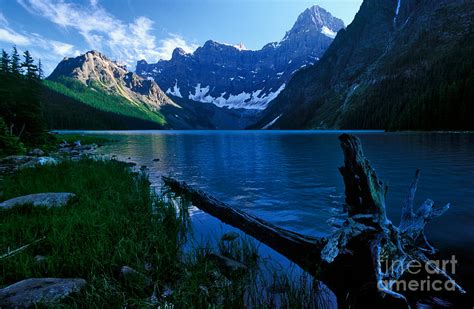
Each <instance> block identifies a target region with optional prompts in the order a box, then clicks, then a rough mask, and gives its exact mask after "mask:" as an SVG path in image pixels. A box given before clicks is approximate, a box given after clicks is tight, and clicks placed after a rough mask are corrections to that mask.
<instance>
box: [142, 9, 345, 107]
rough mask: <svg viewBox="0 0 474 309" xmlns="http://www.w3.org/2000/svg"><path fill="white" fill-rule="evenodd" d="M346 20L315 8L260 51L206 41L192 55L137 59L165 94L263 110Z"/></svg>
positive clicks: (312, 60) (180, 53) (178, 53)
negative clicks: (166, 58)
mask: <svg viewBox="0 0 474 309" xmlns="http://www.w3.org/2000/svg"><path fill="white" fill-rule="evenodd" d="M343 28H344V23H343V22H342V21H341V20H340V19H337V18H335V17H333V16H332V15H331V14H330V13H328V12H327V11H325V10H324V9H322V8H320V7H318V6H315V7H312V8H310V9H307V10H306V11H305V12H303V13H302V14H301V15H300V16H299V18H298V20H297V22H296V23H295V25H294V26H293V28H292V29H291V30H290V31H288V32H287V33H286V35H285V37H284V38H283V40H281V41H280V42H275V43H270V44H267V45H265V46H264V47H263V48H262V49H261V50H257V51H250V50H246V49H245V47H244V45H243V44H239V45H236V46H232V45H227V44H221V43H218V42H215V41H208V42H206V43H205V44H204V46H202V47H200V48H198V49H197V50H196V51H195V52H194V53H193V54H186V53H185V52H184V51H183V50H181V49H176V50H175V51H174V53H173V56H172V59H171V60H169V61H159V62H158V63H155V64H148V63H147V62H146V61H144V60H141V61H139V62H138V63H137V70H136V72H137V74H139V75H140V76H142V77H145V78H149V77H151V78H153V79H154V80H155V81H156V82H157V83H158V85H160V86H161V87H162V89H164V90H166V93H167V94H169V95H171V96H174V97H179V98H185V99H190V100H194V101H199V102H203V103H213V104H215V105H217V106H219V107H230V108H243V109H250V110H264V109H265V108H266V107H267V105H268V103H269V102H271V101H272V100H273V99H275V98H276V96H277V95H278V94H279V93H280V92H281V91H282V90H283V89H284V88H285V86H286V84H287V83H288V81H289V80H290V78H291V77H292V76H293V75H294V74H295V73H296V72H297V71H298V70H300V69H302V68H304V67H306V66H309V65H312V64H314V63H315V62H316V61H318V60H319V58H320V57H321V56H322V55H323V54H324V52H325V51H326V49H327V48H328V46H329V45H330V44H331V42H332V41H333V39H334V37H335V35H336V33H337V32H338V31H339V30H341V29H343Z"/></svg>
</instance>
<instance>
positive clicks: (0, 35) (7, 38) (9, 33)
mask: <svg viewBox="0 0 474 309" xmlns="http://www.w3.org/2000/svg"><path fill="white" fill-rule="evenodd" d="M0 41H2V42H6V43H10V44H13V45H29V44H31V41H30V40H29V39H28V37H26V36H24V35H22V34H19V33H17V32H15V31H13V30H11V29H9V28H7V27H5V28H0Z"/></svg>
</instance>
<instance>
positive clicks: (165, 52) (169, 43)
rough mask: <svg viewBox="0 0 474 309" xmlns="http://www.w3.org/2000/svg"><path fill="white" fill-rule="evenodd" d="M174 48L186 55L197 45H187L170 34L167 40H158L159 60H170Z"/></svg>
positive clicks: (176, 36)
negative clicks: (179, 49)
mask: <svg viewBox="0 0 474 309" xmlns="http://www.w3.org/2000/svg"><path fill="white" fill-rule="evenodd" d="M175 48H181V49H183V50H184V51H185V52H186V53H192V52H193V51H195V50H196V48H198V45H196V44H189V43H187V42H186V41H185V40H184V39H183V38H182V37H180V36H178V35H175V34H170V37H169V38H167V39H164V40H160V47H159V48H158V53H159V55H160V58H161V59H165V60H168V59H170V58H171V55H172V54H173V51H174V49H175Z"/></svg>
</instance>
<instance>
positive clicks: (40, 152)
mask: <svg viewBox="0 0 474 309" xmlns="http://www.w3.org/2000/svg"><path fill="white" fill-rule="evenodd" d="M28 155H29V156H34V157H42V156H44V155H45V153H44V151H43V150H41V149H39V148H36V149H33V150H32V151H30V152H28Z"/></svg>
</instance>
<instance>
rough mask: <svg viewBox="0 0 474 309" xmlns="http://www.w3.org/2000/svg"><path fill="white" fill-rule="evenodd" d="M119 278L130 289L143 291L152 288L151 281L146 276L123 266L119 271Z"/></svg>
mask: <svg viewBox="0 0 474 309" xmlns="http://www.w3.org/2000/svg"><path fill="white" fill-rule="evenodd" d="M120 277H121V278H122V280H123V281H124V282H125V284H127V285H128V286H130V287H133V288H139V289H140V288H143V289H144V290H147V289H152V288H153V281H152V280H151V279H150V278H149V277H147V276H146V275H144V274H142V273H140V272H138V271H136V270H135V269H133V268H131V267H129V266H123V267H122V269H121V270H120Z"/></svg>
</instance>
